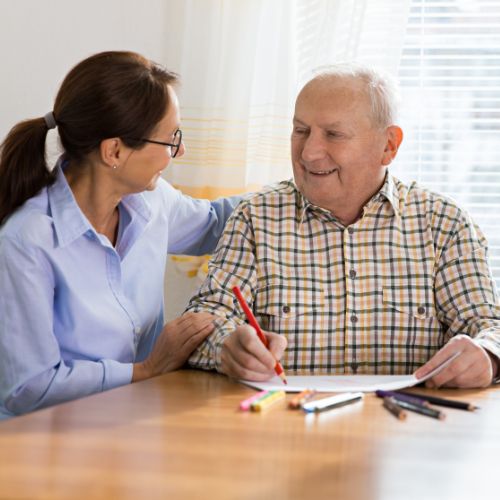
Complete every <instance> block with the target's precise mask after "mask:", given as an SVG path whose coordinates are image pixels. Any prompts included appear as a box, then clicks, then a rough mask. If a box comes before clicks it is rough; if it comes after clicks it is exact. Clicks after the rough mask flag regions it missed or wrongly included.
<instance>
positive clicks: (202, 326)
mask: <svg viewBox="0 0 500 500" xmlns="http://www.w3.org/2000/svg"><path fill="white" fill-rule="evenodd" d="M215 319H216V318H215V317H214V316H212V315H211V314H209V313H193V312H189V313H186V314H183V315H182V316H180V317H179V318H176V319H174V320H172V321H170V322H168V323H167V324H166V325H165V326H164V327H163V330H162V332H161V333H160V335H159V336H158V339H157V340H156V343H155V345H154V347H153V350H152V351H151V354H150V355H149V356H148V357H147V358H146V359H145V360H144V361H143V362H141V363H134V371H133V375H132V382H138V381H139V380H145V379H147V378H151V377H154V376H155V375H161V374H162V373H166V372H170V371H172V370H176V369H177V368H180V367H181V366H182V365H184V363H185V362H186V361H187V359H188V358H189V356H190V354H191V353H192V352H193V351H194V350H195V349H196V348H197V347H198V346H199V345H200V343H201V342H202V341H203V340H204V339H205V338H206V337H207V336H208V335H209V334H210V333H211V332H212V331H213V329H214V325H213V321H214V320H215Z"/></svg>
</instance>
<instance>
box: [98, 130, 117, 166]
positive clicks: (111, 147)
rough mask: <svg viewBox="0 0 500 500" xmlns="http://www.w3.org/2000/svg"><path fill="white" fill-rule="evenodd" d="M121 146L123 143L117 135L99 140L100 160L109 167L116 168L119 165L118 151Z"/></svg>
mask: <svg viewBox="0 0 500 500" xmlns="http://www.w3.org/2000/svg"><path fill="white" fill-rule="evenodd" d="M122 148H123V143H122V141H121V139H119V138H117V137H115V138H112V139H104V140H103V141H101V144H100V147H99V153H100V155H101V160H102V162H103V163H104V164H105V165H107V166H109V167H111V168H117V167H118V166H119V165H120V158H121V154H120V153H121V149H122Z"/></svg>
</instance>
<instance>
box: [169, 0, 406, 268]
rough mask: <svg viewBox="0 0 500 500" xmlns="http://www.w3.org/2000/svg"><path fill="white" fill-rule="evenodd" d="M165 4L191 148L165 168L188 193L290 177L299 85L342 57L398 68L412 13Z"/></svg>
mask: <svg viewBox="0 0 500 500" xmlns="http://www.w3.org/2000/svg"><path fill="white" fill-rule="evenodd" d="M167 5H168V7H167V9H166V13H165V15H167V16H168V19H169V30H168V33H166V43H165V52H166V54H165V61H163V62H165V64H166V65H167V67H169V69H172V70H174V71H177V72H178V73H179V74H180V75H181V82H182V83H181V86H180V88H179V90H178V93H179V99H180V105H181V119H182V130H183V133H184V139H185V144H186V149H187V151H186V154H185V155H184V156H183V157H182V158H180V159H179V160H175V161H174V162H173V163H172V164H171V166H170V167H169V169H168V171H167V174H166V176H167V179H168V180H169V181H170V182H171V183H172V184H173V185H175V186H176V187H178V188H180V189H181V190H182V191H183V192H185V193H187V194H189V195H192V196H195V197H204V198H210V199H213V198H216V197H219V196H226V195H230V194H236V193H242V192H247V191H253V190H257V189H259V188H260V187H262V186H263V185H266V184H269V183H272V182H275V181H278V180H282V179H286V178H289V177H291V175H292V169H291V165H290V155H289V135H290V131H291V121H292V115H293V106H294V101H295V97H296V95H297V92H298V90H299V89H300V87H301V86H302V84H303V83H304V82H305V81H307V80H308V79H309V78H310V77H311V75H312V71H313V69H314V68H317V67H320V66H322V65H328V64H331V63H334V62H339V61H358V62H366V63H370V64H372V65H375V66H378V67H381V68H382V69H385V70H387V71H390V72H391V73H393V74H397V70H398V65H399V60H400V55H401V50H402V45H403V38H404V33H405V29H406V23H407V19H408V13H409V1H408V0H170V1H168V2H167ZM185 262H186V261H185ZM187 262H189V260H188V261H187ZM193 262H194V261H193ZM196 265H197V264H195V267H196ZM191 272H194V271H193V269H191Z"/></svg>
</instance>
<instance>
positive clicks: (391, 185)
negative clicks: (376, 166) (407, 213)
mask: <svg viewBox="0 0 500 500" xmlns="http://www.w3.org/2000/svg"><path fill="white" fill-rule="evenodd" d="M374 198H375V199H378V200H380V201H382V198H385V199H386V200H387V201H388V202H389V203H390V204H391V207H392V209H393V211H394V215H397V216H399V204H400V197H399V191H398V187H397V186H396V183H395V181H394V177H393V176H392V175H391V174H390V173H389V171H388V172H387V174H386V176H385V181H384V184H383V185H382V187H381V188H380V191H379V192H378V193H377V194H376V195H375V196H374Z"/></svg>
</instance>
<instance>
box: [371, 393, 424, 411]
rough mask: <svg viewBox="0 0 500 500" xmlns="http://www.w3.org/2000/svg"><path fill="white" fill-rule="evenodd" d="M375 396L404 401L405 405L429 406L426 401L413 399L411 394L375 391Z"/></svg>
mask: <svg viewBox="0 0 500 500" xmlns="http://www.w3.org/2000/svg"><path fill="white" fill-rule="evenodd" d="M375 394H376V395H377V396H378V397H379V398H393V399H395V400H396V402H398V401H406V402H407V403H411V404H414V405H421V406H427V407H428V406H429V403H427V401H424V400H423V399H420V398H416V397H413V396H412V395H411V394H406V393H402V392H397V391H381V390H378V391H375Z"/></svg>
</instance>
